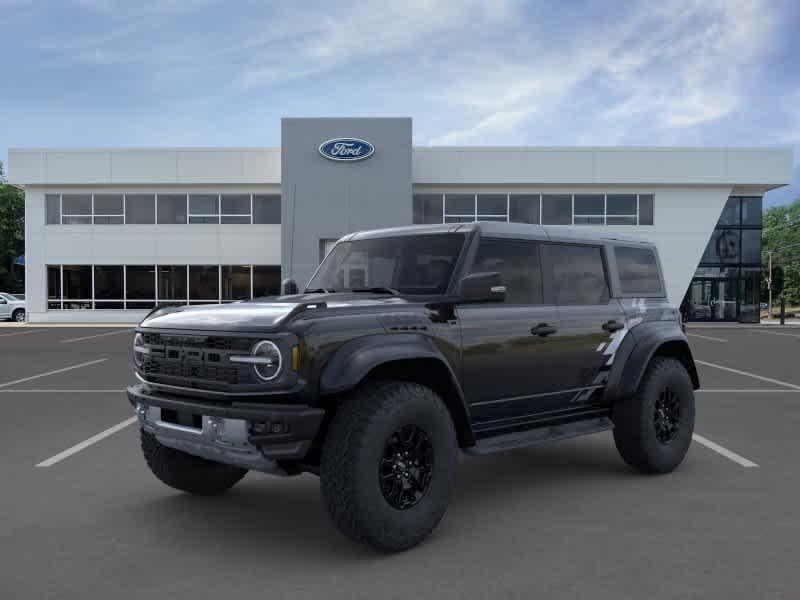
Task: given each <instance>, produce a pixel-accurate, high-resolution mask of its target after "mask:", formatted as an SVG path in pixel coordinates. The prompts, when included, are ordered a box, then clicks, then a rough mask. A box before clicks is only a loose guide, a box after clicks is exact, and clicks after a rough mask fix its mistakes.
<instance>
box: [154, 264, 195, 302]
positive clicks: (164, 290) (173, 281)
mask: <svg viewBox="0 0 800 600" xmlns="http://www.w3.org/2000/svg"><path fill="white" fill-rule="evenodd" d="M187 300H188V297H187V295H186V265H174V266H172V265H170V266H167V265H159V267H158V301H159V304H162V303H164V304H175V303H176V301H177V303H180V304H185V303H186V301H187Z"/></svg>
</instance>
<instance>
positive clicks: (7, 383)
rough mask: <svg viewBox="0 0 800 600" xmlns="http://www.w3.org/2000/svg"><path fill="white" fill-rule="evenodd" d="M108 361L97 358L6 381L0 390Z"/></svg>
mask: <svg viewBox="0 0 800 600" xmlns="http://www.w3.org/2000/svg"><path fill="white" fill-rule="evenodd" d="M106 360H108V359H105V358H98V359H97V360H90V361H89V362H85V363H80V364H77V365H72V366H70V367H64V368H63V369H56V370H54V371H46V372H44V373H39V374H38V375H31V376H30V377H23V378H22V379H14V380H13V381H6V382H5V383H0V388H5V387H9V386H11V385H16V384H18V383H25V382H26V381H32V380H34V379H39V378H40V377H48V376H50V375H56V374H58V373H64V372H66V371H72V370H74V369H80V368H82V367H89V366H91V365H96V364H99V363H101V362H105V361H106Z"/></svg>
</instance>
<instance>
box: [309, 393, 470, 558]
mask: <svg viewBox="0 0 800 600" xmlns="http://www.w3.org/2000/svg"><path fill="white" fill-rule="evenodd" d="M407 426H415V427H417V428H419V429H420V430H422V431H424V433H425V434H426V436H427V440H428V441H429V442H430V448H431V450H432V456H433V460H432V467H431V469H430V479H429V484H428V487H427V489H426V491H425V492H424V494H423V495H422V497H421V498H420V499H419V500H418V501H417V503H416V504H414V505H413V506H410V507H408V508H405V509H398V508H395V507H394V506H392V505H391V504H390V503H389V501H388V500H387V498H386V497H385V496H384V492H383V491H382V490H381V484H380V481H379V468H380V464H381V458H382V457H383V456H384V451H385V449H386V444H387V441H388V440H389V439H390V437H391V436H392V435H393V434H394V433H395V432H396V431H398V430H400V429H401V428H403V427H407ZM457 453H458V448H457V441H456V433H455V429H454V427H453V421H452V419H451V417H450V413H449V412H448V410H447V408H446V407H445V405H444V403H443V402H442V400H441V398H439V396H438V395H437V394H436V393H435V392H434V391H433V390H431V389H430V388H428V387H425V386H423V385H419V384H416V383H409V382H401V381H381V382H375V383H369V384H366V385H364V386H362V387H361V388H359V389H357V390H356V391H354V392H353V393H351V394H350V395H349V396H348V397H347V398H345V400H344V401H343V403H342V405H341V406H340V407H339V409H338V411H337V413H336V415H335V416H334V418H333V420H332V422H331V424H330V427H329V429H328V432H327V435H326V438H325V442H324V444H323V447H322V456H321V465H320V487H321V491H322V497H323V500H324V502H325V504H326V505H327V507H328V512H329V514H330V516H331V518H332V519H333V522H334V523H335V524H336V526H337V527H338V528H339V530H340V531H341V532H342V533H344V534H345V535H346V536H348V537H349V538H351V539H353V540H356V541H358V542H362V543H366V544H369V545H371V546H373V547H374V548H376V549H378V550H381V551H386V552H397V551H401V550H406V549H408V548H411V547H413V546H415V545H417V544H419V543H420V542H421V541H422V540H424V539H425V538H426V537H427V536H428V535H429V534H430V533H431V531H433V529H434V528H435V527H436V526H437V525H438V523H439V521H440V520H441V519H442V517H443V516H444V514H445V512H446V510H447V505H448V502H449V498H450V494H451V492H452V489H453V481H454V479H455V469H456V464H457V458H458V454H457Z"/></svg>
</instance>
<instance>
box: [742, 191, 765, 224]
mask: <svg viewBox="0 0 800 600" xmlns="http://www.w3.org/2000/svg"><path fill="white" fill-rule="evenodd" d="M742 225H743V226H748V225H749V226H753V227H761V198H760V197H752V198H742Z"/></svg>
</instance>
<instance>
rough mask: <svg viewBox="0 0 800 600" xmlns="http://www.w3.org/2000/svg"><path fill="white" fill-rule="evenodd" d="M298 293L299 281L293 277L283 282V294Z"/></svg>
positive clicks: (292, 294)
mask: <svg viewBox="0 0 800 600" xmlns="http://www.w3.org/2000/svg"><path fill="white" fill-rule="evenodd" d="M296 293H297V282H296V281H295V280H294V279H292V278H291V277H290V278H288V279H284V280H283V281H282V282H281V296H294V295H295V294H296Z"/></svg>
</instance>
